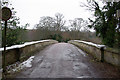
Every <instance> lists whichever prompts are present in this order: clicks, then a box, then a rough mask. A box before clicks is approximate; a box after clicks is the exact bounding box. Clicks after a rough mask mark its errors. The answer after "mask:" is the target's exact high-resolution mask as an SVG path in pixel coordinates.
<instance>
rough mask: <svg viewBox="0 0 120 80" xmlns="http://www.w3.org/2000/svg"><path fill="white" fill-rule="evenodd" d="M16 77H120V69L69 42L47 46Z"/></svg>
mask: <svg viewBox="0 0 120 80" xmlns="http://www.w3.org/2000/svg"><path fill="white" fill-rule="evenodd" d="M15 78H120V70H119V69H118V68H117V67H114V66H112V65H110V64H107V63H105V62H104V63H101V62H99V61H97V60H96V59H94V58H93V57H92V56H91V55H90V54H87V53H85V52H83V51H82V50H80V49H79V48H77V47H76V46H74V45H72V44H68V43H57V44H53V45H50V46H48V47H46V48H45V49H44V50H43V51H40V52H39V53H38V54H36V55H35V58H34V60H33V61H32V67H31V68H26V69H25V70H23V71H21V72H20V73H18V74H17V75H16V76H15Z"/></svg>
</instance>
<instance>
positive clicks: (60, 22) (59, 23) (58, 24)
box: [55, 13, 66, 31]
mask: <svg viewBox="0 0 120 80" xmlns="http://www.w3.org/2000/svg"><path fill="white" fill-rule="evenodd" d="M63 19H64V16H63V14H60V13H56V14H55V22H56V28H57V30H59V31H60V30H61V29H62V28H63V26H64V25H65V22H66V21H65V20H63Z"/></svg>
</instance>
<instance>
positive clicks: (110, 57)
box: [68, 40, 120, 66]
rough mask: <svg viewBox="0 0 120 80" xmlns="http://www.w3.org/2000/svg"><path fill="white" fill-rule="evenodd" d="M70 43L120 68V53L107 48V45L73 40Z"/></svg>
mask: <svg viewBox="0 0 120 80" xmlns="http://www.w3.org/2000/svg"><path fill="white" fill-rule="evenodd" d="M68 43H71V44H74V45H76V46H78V47H79V48H80V49H82V50H84V51H85V52H87V53H90V54H92V55H93V56H94V57H95V58H97V59H98V60H100V61H106V62H108V63H110V64H112V65H116V66H120V51H115V50H111V49H109V48H108V47H105V45H99V44H94V43H91V42H86V41H80V40H71V41H69V42H68Z"/></svg>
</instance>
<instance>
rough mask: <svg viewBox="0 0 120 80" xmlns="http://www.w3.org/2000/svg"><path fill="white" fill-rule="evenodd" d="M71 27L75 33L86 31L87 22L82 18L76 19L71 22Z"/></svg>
mask: <svg viewBox="0 0 120 80" xmlns="http://www.w3.org/2000/svg"><path fill="white" fill-rule="evenodd" d="M69 22H70V26H71V27H72V30H73V31H80V30H81V29H85V28H86V25H87V21H85V20H83V19H82V18H75V19H74V20H69Z"/></svg>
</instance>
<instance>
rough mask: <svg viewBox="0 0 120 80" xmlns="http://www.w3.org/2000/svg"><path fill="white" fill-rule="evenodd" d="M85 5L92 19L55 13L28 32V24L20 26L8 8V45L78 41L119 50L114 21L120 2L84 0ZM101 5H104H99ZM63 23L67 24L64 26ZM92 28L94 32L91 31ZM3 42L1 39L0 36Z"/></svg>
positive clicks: (118, 38) (116, 20) (119, 41)
mask: <svg viewBox="0 0 120 80" xmlns="http://www.w3.org/2000/svg"><path fill="white" fill-rule="evenodd" d="M87 2H88V3H87V4H81V6H82V7H85V8H87V9H88V10H90V11H91V13H93V15H94V19H90V18H89V21H87V20H84V19H82V18H75V19H73V20H69V21H66V20H65V19H64V15H63V14H61V13H56V14H55V16H54V17H51V16H43V17H41V18H40V20H39V23H38V24H35V26H34V29H32V30H28V29H27V27H29V24H28V23H27V24H26V25H24V26H19V24H20V21H19V18H18V17H17V16H16V15H15V14H16V11H14V8H11V10H12V12H13V15H12V17H11V19H10V20H9V21H8V27H7V46H11V45H15V44H22V43H24V42H26V41H36V40H43V39H54V40H57V41H59V42H67V41H69V40H75V39H77V40H85V41H91V42H94V43H98V44H105V45H107V46H109V47H115V48H120V35H119V34H120V30H119V29H120V28H119V27H118V19H117V18H116V11H117V10H118V9H119V8H120V2H104V1H99V2H96V0H87ZM100 2H101V3H102V4H103V6H100V4H99V3H100ZM6 3H8V2H3V3H2V4H3V6H4V5H5V4H6ZM66 22H67V23H69V25H67V26H66ZM91 29H94V30H95V31H94V32H91V31H90V30H91ZM2 32H4V22H2ZM2 35H3V34H2ZM2 40H4V39H3V37H2Z"/></svg>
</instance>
